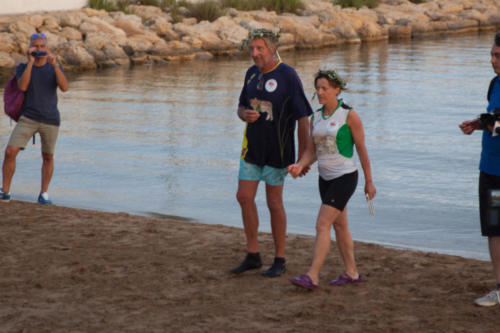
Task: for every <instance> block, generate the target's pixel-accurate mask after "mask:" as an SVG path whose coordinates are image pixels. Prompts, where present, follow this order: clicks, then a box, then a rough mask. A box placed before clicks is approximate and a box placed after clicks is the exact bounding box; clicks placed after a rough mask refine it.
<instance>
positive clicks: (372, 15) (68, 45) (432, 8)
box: [0, 0, 500, 70]
mask: <svg viewBox="0 0 500 333" xmlns="http://www.w3.org/2000/svg"><path fill="white" fill-rule="evenodd" d="M304 3H305V4H306V9H305V10H304V11H303V12H302V13H301V14H300V15H293V14H283V15H277V14H276V13H274V12H266V11H250V12H245V11H237V10H235V9H230V10H228V12H227V14H226V15H225V16H222V17H220V18H218V19H217V20H215V21H214V22H208V21H202V22H197V21H196V19H194V18H185V19H183V20H182V22H177V23H174V22H173V20H172V17H171V16H170V15H169V13H168V12H164V11H162V10H161V9H160V8H158V7H153V6H136V5H131V6H129V7H128V9H127V12H128V14H126V13H123V12H111V13H108V12H106V11H103V10H94V9H90V8H84V9H81V10H77V11H62V12H49V13H34V14H26V15H17V16H2V17H0V68H3V69H9V68H12V67H14V66H16V65H17V64H18V63H20V62H23V61H25V60H26V57H25V56H24V54H25V53H26V51H27V49H28V43H29V36H30V35H31V34H33V33H37V32H38V33H41V32H43V33H45V34H46V35H47V39H48V41H49V45H50V48H51V50H53V52H55V53H57V54H58V56H59V61H60V63H61V64H62V65H63V67H64V68H65V69H66V70H86V69H95V68H98V67H106V66H114V65H130V64H141V63H155V62H166V61H176V60H192V59H200V58H202V59H206V58H211V57H214V56H218V55H229V56H236V55H240V54H241V51H240V44H241V42H242V40H243V39H245V38H246V37H247V35H248V31H249V30H250V29H253V28H269V29H274V30H278V29H280V30H281V40H280V43H281V46H280V48H281V50H283V49H293V48H320V47H327V46H333V45H339V44H343V43H360V42H364V41H373V40H384V39H399V38H415V37H421V36H426V35H429V34H441V33H461V32H466V31H475V30H483V29H495V28H499V27H500V1H497V0H436V1H429V2H425V3H422V4H414V3H411V2H410V1H408V0H383V1H382V3H381V4H380V5H379V6H378V7H377V8H374V9H368V8H361V9H359V10H357V9H353V8H340V6H334V5H332V4H331V2H330V1H327V0H304Z"/></svg>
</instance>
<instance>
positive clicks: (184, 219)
mask: <svg viewBox="0 0 500 333" xmlns="http://www.w3.org/2000/svg"><path fill="white" fill-rule="evenodd" d="M12 201H13V202H18V203H22V204H27V205H35V206H38V204H37V203H36V202H31V201H21V200H12ZM7 204H8V203H7ZM54 206H56V207H61V208H66V209H71V210H82V211H89V212H100V213H105V214H127V215H130V216H133V217H138V218H146V219H159V220H173V221H176V222H179V223H194V224H201V225H205V226H221V227H227V228H235V229H238V230H240V232H241V233H242V234H243V225H241V223H240V225H229V224H223V223H221V224H214V223H211V222H207V221H203V220H199V219H197V218H194V217H189V216H179V215H170V214H165V213H160V212H153V211H122V210H105V209H101V208H96V207H82V206H78V205H76V206H73V205H63V206H61V205H57V204H55V205H54ZM1 207H2V206H1V205H0V215H1ZM240 222H241V221H240ZM269 228H270V227H269V226H267V225H265V224H264V225H263V226H261V227H260V228H259V234H261V233H262V234H268V235H271V231H270V230H268V229H269ZM261 229H263V230H261ZM287 237H300V238H308V239H312V240H314V238H315V231H314V227H313V226H311V232H310V233H304V232H299V231H297V232H295V231H293V229H292V230H290V228H287ZM353 240H354V241H355V242H356V243H364V244H373V245H376V246H381V247H384V248H387V249H392V250H397V251H411V252H421V253H424V254H436V255H445V256H455V257H459V258H462V259H467V260H478V261H482V262H488V263H490V258H489V255H488V254H487V255H486V257H484V255H482V253H479V252H478V253H476V255H475V256H472V255H469V256H467V255H466V254H467V253H470V252H467V253H462V254H460V251H458V250H445V249H443V251H441V252H440V251H439V250H436V249H433V248H429V247H426V246H410V245H406V244H396V243H391V242H388V241H377V240H370V239H359V238H356V237H355V236H354V237H353ZM332 242H333V243H335V239H334V237H332ZM485 242H486V240H485ZM464 252H465V251H464Z"/></svg>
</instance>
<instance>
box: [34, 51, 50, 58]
mask: <svg viewBox="0 0 500 333" xmlns="http://www.w3.org/2000/svg"><path fill="white" fill-rule="evenodd" d="M30 54H31V56H32V57H43V56H46V55H47V52H45V51H33V52H31V53H30Z"/></svg>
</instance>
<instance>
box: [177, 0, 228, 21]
mask: <svg viewBox="0 0 500 333" xmlns="http://www.w3.org/2000/svg"><path fill="white" fill-rule="evenodd" d="M184 7H186V8H187V9H188V10H189V13H190V14H191V16H192V17H195V18H196V19H197V20H198V21H215V20H216V19H217V18H219V17H221V16H222V15H224V10H223V8H222V5H221V3H220V2H219V1H217V0H205V1H202V2H198V3H189V2H188V3H185V4H184Z"/></svg>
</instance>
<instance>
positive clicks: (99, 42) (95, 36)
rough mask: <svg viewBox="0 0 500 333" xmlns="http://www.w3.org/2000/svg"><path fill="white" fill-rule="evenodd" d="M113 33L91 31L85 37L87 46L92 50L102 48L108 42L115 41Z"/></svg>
mask: <svg viewBox="0 0 500 333" xmlns="http://www.w3.org/2000/svg"><path fill="white" fill-rule="evenodd" d="M113 37H114V36H113V35H111V34H106V33H104V32H90V33H88V34H87V36H86V38H85V43H84V44H85V46H86V47H87V48H89V49H92V50H101V49H102V48H103V47H104V46H106V44H109V43H111V42H114V39H113Z"/></svg>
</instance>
